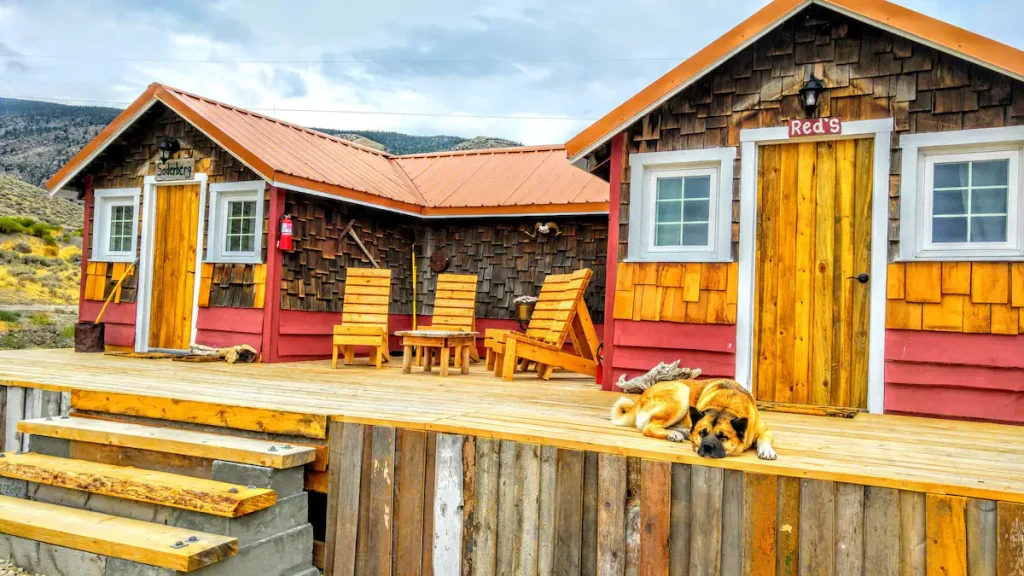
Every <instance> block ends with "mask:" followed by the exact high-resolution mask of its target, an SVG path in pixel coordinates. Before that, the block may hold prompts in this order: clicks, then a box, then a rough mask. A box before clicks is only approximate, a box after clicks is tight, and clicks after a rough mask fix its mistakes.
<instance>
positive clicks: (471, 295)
mask: <svg viewBox="0 0 1024 576" xmlns="http://www.w3.org/2000/svg"><path fill="white" fill-rule="evenodd" d="M476 287H477V277H476V274H441V275H439V276H438V277H437V288H436V289H435V290H434V314H433V316H432V317H431V320H430V322H431V325H430V326H418V327H417V329H419V330H464V331H466V332H476ZM469 356H470V358H472V359H473V360H480V353H479V352H478V351H477V349H476V346H473V347H471V348H470V349H469ZM422 359H423V358H422V355H421V352H420V350H419V349H417V350H416V364H417V365H420V364H422ZM461 363H462V356H461V355H456V356H455V365H456V366H459V365H461Z"/></svg>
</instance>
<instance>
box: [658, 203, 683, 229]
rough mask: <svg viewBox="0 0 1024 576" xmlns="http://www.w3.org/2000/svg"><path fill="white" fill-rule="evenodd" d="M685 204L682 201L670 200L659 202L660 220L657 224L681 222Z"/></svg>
mask: <svg viewBox="0 0 1024 576" xmlns="http://www.w3.org/2000/svg"><path fill="white" fill-rule="evenodd" d="M682 214H683V202H682V201H681V200H668V201H662V202H658V219H657V220H656V222H658V223H659V224H660V223H664V222H668V223H672V222H679V221H680V220H682V218H683V216H682Z"/></svg>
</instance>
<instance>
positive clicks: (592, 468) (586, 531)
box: [580, 452, 597, 576]
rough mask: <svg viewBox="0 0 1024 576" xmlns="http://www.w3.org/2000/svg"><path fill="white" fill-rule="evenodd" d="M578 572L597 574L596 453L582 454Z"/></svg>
mask: <svg viewBox="0 0 1024 576" xmlns="http://www.w3.org/2000/svg"><path fill="white" fill-rule="evenodd" d="M582 539H583V542H582V547H581V549H580V571H581V572H582V573H583V574H585V575H586V576H593V575H595V574H597V453H596V452H584V453H583V535H582Z"/></svg>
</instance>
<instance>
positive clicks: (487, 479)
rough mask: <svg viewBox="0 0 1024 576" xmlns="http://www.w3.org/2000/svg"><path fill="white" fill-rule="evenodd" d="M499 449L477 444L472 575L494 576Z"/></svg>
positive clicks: (482, 441)
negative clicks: (492, 575)
mask: <svg viewBox="0 0 1024 576" xmlns="http://www.w3.org/2000/svg"><path fill="white" fill-rule="evenodd" d="M498 446H499V443H498V441H497V440H491V439H490V438H477V440H476V505H475V512H474V522H473V527H472V531H473V538H472V541H473V553H472V557H473V574H474V575H476V576H489V575H491V574H494V573H495V555H496V553H497V543H498V472H499V468H498V466H499V464H498Z"/></svg>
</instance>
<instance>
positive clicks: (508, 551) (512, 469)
mask: <svg viewBox="0 0 1024 576" xmlns="http://www.w3.org/2000/svg"><path fill="white" fill-rule="evenodd" d="M516 446H517V444H516V443H515V442H512V441H511V440H502V441H501V443H500V444H499V448H498V461H499V467H500V472H499V473H498V547H497V555H496V564H497V570H496V571H495V574H497V575H498V576H510V575H511V574H512V573H513V571H514V563H515V561H516V558H517V557H518V555H519V554H518V552H519V536H520V535H519V529H518V528H519V526H520V511H521V510H522V508H521V501H520V500H519V499H518V498H517V497H516V492H517V490H516V488H517V480H518V479H519V474H518V468H519V462H518V458H519V457H518V450H517V448H516Z"/></svg>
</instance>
